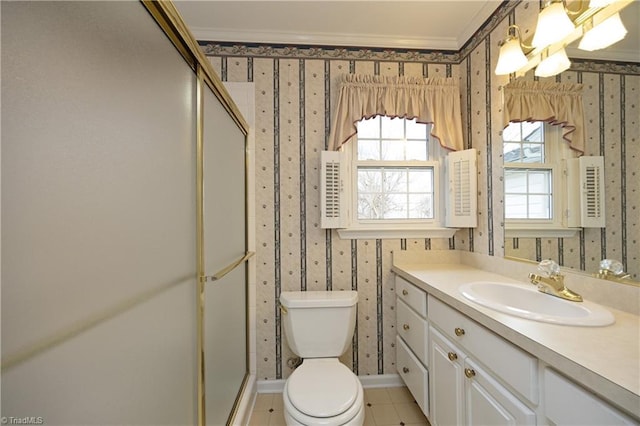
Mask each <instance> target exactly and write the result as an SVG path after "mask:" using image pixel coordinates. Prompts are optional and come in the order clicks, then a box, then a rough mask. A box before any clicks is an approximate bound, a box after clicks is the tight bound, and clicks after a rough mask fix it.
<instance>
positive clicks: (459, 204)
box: [445, 149, 478, 228]
mask: <svg viewBox="0 0 640 426" xmlns="http://www.w3.org/2000/svg"><path fill="white" fill-rule="evenodd" d="M447 182H448V188H447V191H446V194H447V197H446V198H447V200H446V202H447V209H446V222H445V223H446V226H447V227H450V228H475V227H476V226H478V214H477V213H478V197H477V194H478V166H477V151H476V150H475V149H466V150H464V151H456V152H450V153H449V154H448V155H447Z"/></svg>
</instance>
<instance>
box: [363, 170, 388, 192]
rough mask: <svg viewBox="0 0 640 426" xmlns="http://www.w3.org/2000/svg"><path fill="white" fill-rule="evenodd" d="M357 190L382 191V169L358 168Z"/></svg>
mask: <svg viewBox="0 0 640 426" xmlns="http://www.w3.org/2000/svg"><path fill="white" fill-rule="evenodd" d="M358 192H376V193H379V192H382V170H378V169H370V168H360V169H358Z"/></svg>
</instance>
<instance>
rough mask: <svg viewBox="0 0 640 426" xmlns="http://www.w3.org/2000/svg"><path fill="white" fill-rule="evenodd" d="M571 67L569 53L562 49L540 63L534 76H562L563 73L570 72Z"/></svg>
mask: <svg viewBox="0 0 640 426" xmlns="http://www.w3.org/2000/svg"><path fill="white" fill-rule="evenodd" d="M570 66H571V61H569V58H568V57H567V52H565V50H564V49H561V50H559V51H557V52H556V53H554V54H553V55H551V56H549V57H547V58H545V59H544V60H543V61H542V62H540V63H539V64H538V66H537V67H536V71H535V72H534V74H535V75H536V76H538V77H551V76H552V75H556V74H560V73H561V72H562V71H565V70H568V69H569V67H570Z"/></svg>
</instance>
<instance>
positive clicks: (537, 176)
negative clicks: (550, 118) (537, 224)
mask: <svg viewBox="0 0 640 426" xmlns="http://www.w3.org/2000/svg"><path fill="white" fill-rule="evenodd" d="M545 127H546V126H545V125H544V123H542V122H540V121H536V122H533V123H530V122H522V123H510V124H509V126H507V128H506V129H504V131H503V133H502V139H503V141H504V163H505V170H504V182H505V185H504V201H505V218H506V219H507V220H508V219H546V220H553V218H554V214H553V167H552V166H551V163H546V160H547V158H546V155H545V154H546V152H545V146H546V145H545V139H546V138H545V132H544V130H545ZM507 165H508V166H507Z"/></svg>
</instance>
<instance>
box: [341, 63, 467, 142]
mask: <svg viewBox="0 0 640 426" xmlns="http://www.w3.org/2000/svg"><path fill="white" fill-rule="evenodd" d="M376 115H386V116H390V117H403V118H409V119H411V118H415V119H416V120H417V121H418V122H420V123H428V124H433V126H432V129H431V135H432V136H433V137H435V138H437V139H438V140H439V141H440V145H442V146H443V147H445V148H448V149H450V150H454V151H458V150H462V149H463V148H464V146H463V141H462V118H461V114H460V89H459V87H458V85H457V83H456V82H455V81H454V80H453V79H451V78H417V77H384V76H373V75H360V74H345V75H344V76H342V81H341V87H340V93H339V96H338V104H337V108H336V111H335V116H334V119H333V126H332V128H331V136H330V140H329V144H330V146H329V149H331V150H334V151H335V150H338V149H339V148H340V147H341V146H342V145H343V144H344V143H346V142H348V141H349V139H351V137H353V136H354V135H355V134H356V133H357V128H356V123H357V122H358V121H360V120H361V119H363V118H371V117H373V116H376Z"/></svg>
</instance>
